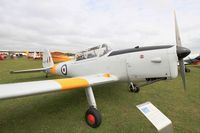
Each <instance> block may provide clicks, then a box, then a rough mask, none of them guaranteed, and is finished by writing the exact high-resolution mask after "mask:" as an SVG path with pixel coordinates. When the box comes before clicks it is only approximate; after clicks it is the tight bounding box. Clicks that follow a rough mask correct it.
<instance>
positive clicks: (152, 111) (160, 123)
mask: <svg viewBox="0 0 200 133" xmlns="http://www.w3.org/2000/svg"><path fill="white" fill-rule="evenodd" d="M136 107H137V108H138V109H139V110H140V111H141V112H142V113H143V114H144V115H145V117H146V118H147V119H148V120H149V121H150V122H151V123H152V124H153V125H154V126H155V127H156V129H157V130H158V132H159V133H173V126H172V122H171V120H170V119H169V118H167V117H166V116H165V115H164V114H163V113H162V112H161V111H160V110H158V109H157V108H156V107H155V106H154V105H153V104H152V103H151V102H145V103H142V104H140V105H137V106H136Z"/></svg>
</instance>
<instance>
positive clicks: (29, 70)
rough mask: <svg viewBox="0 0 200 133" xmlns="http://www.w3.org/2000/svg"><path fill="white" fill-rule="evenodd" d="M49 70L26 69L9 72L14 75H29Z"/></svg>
mask: <svg viewBox="0 0 200 133" xmlns="http://www.w3.org/2000/svg"><path fill="white" fill-rule="evenodd" d="M48 69H50V68H36V69H26V70H17V71H10V73H11V74H16V73H31V72H41V71H43V72H45V71H47V70H48Z"/></svg>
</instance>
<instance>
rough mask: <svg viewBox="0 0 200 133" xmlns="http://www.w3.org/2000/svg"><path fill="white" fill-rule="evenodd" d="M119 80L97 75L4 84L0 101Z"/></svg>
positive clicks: (0, 92) (112, 76) (1, 88)
mask: <svg viewBox="0 0 200 133" xmlns="http://www.w3.org/2000/svg"><path fill="white" fill-rule="evenodd" d="M117 80H118V78H117V77H116V76H114V75H110V74H97V75H91V76H83V77H75V78H64V79H55V80H45V81H34V82H24V83H11V84H2V85H0V99H7V98H14V97H21V96H28V95H34V94H40V93H47V92H53V91H63V90H70V89H78V88H86V87H89V86H94V85H99V84H104V83H109V82H114V81H117Z"/></svg>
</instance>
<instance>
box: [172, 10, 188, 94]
mask: <svg viewBox="0 0 200 133" xmlns="http://www.w3.org/2000/svg"><path fill="white" fill-rule="evenodd" d="M174 21H175V34H176V47H177V49H176V51H177V56H178V61H179V66H180V71H181V78H182V81H183V87H184V90H186V79H185V64H184V61H183V58H185V57H186V56H188V55H189V54H190V52H191V51H190V50H189V49H188V48H185V47H182V43H181V37H180V33H179V29H178V23H177V20H176V12H175V11H174Z"/></svg>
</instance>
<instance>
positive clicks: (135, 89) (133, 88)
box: [129, 82, 140, 93]
mask: <svg viewBox="0 0 200 133" xmlns="http://www.w3.org/2000/svg"><path fill="white" fill-rule="evenodd" d="M129 91H130V92H133V93H138V92H139V91H140V88H139V87H138V86H137V85H135V84H133V82H130V85H129Z"/></svg>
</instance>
